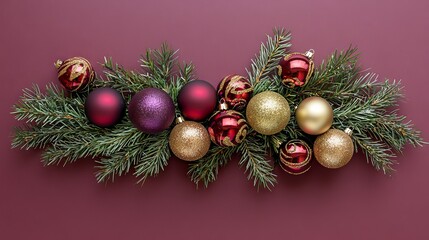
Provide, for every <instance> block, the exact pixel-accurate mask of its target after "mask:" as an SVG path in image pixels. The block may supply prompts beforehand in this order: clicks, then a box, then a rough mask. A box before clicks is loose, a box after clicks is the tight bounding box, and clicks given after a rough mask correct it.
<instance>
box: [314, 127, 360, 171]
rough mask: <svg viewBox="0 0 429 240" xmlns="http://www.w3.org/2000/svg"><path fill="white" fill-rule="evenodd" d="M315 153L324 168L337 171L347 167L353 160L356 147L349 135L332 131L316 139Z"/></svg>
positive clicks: (335, 130) (336, 130)
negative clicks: (336, 169)
mask: <svg viewBox="0 0 429 240" xmlns="http://www.w3.org/2000/svg"><path fill="white" fill-rule="evenodd" d="M313 151H314V157H315V158H316V160H317V161H318V162H319V163H320V164H322V166H324V167H327V168H333V169H335V168H340V167H343V166H345V165H346V164H347V163H348V162H349V161H350V159H352V156H353V152H354V146H353V141H352V139H351V138H350V136H349V135H348V134H347V133H345V132H343V131H341V130H338V129H330V130H328V131H327V132H326V133H324V134H322V135H320V136H318V137H317V138H316V141H315V142H314V146H313Z"/></svg>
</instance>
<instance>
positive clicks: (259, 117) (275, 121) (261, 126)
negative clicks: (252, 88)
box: [246, 91, 290, 135]
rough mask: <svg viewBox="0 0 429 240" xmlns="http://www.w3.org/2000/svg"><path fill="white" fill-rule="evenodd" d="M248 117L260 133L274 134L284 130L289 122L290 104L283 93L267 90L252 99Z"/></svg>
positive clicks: (249, 121) (248, 108)
mask: <svg viewBox="0 0 429 240" xmlns="http://www.w3.org/2000/svg"><path fill="white" fill-rule="evenodd" d="M246 118H247V121H248V123H249V125H250V126H251V127H252V128H253V129H255V131H257V132H258V133H260V134H264V135H273V134H276V133H278V132H280V131H281V130H283V129H284V128H285V127H286V125H287V123H288V122H289V118H290V108H289V104H288V102H287V101H286V99H285V98H284V97H283V96H282V95H280V94H278V93H276V92H272V91H265V92H262V93H259V94H257V95H256V96H254V97H253V98H252V99H250V101H249V104H248V105H247V108H246Z"/></svg>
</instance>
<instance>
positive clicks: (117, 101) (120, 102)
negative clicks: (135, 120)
mask: <svg viewBox="0 0 429 240" xmlns="http://www.w3.org/2000/svg"><path fill="white" fill-rule="evenodd" d="M85 113H86V117H87V118H88V120H89V121H90V122H91V123H93V124H95V125H97V126H99V127H111V126H113V125H115V124H116V123H118V122H119V121H121V119H122V117H123V116H124V113H125V101H124V98H123V97H122V95H121V94H120V93H119V92H118V91H116V90H114V89H112V88H97V89H95V90H93V91H92V92H91V93H90V94H89V95H88V97H87V99H86V102H85Z"/></svg>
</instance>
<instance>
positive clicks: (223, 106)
mask: <svg viewBox="0 0 429 240" xmlns="http://www.w3.org/2000/svg"><path fill="white" fill-rule="evenodd" d="M225 110H228V104H227V103H226V101H225V99H224V98H222V99H221V100H220V101H219V111H225Z"/></svg>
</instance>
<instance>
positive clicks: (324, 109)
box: [295, 97, 334, 135]
mask: <svg viewBox="0 0 429 240" xmlns="http://www.w3.org/2000/svg"><path fill="white" fill-rule="evenodd" d="M295 116H296V121H297V122H298V126H299V128H301V130H302V131H304V132H305V133H307V134H310V135H320V134H322V133H324V132H326V131H328V130H329V129H330V128H331V126H332V121H333V120H334V112H333V110H332V107H331V105H330V104H329V102H328V101H326V100H325V99H323V98H321V97H309V98H306V99H304V100H303V101H302V102H301V103H300V104H299V105H298V108H297V109H296V111H295Z"/></svg>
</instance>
